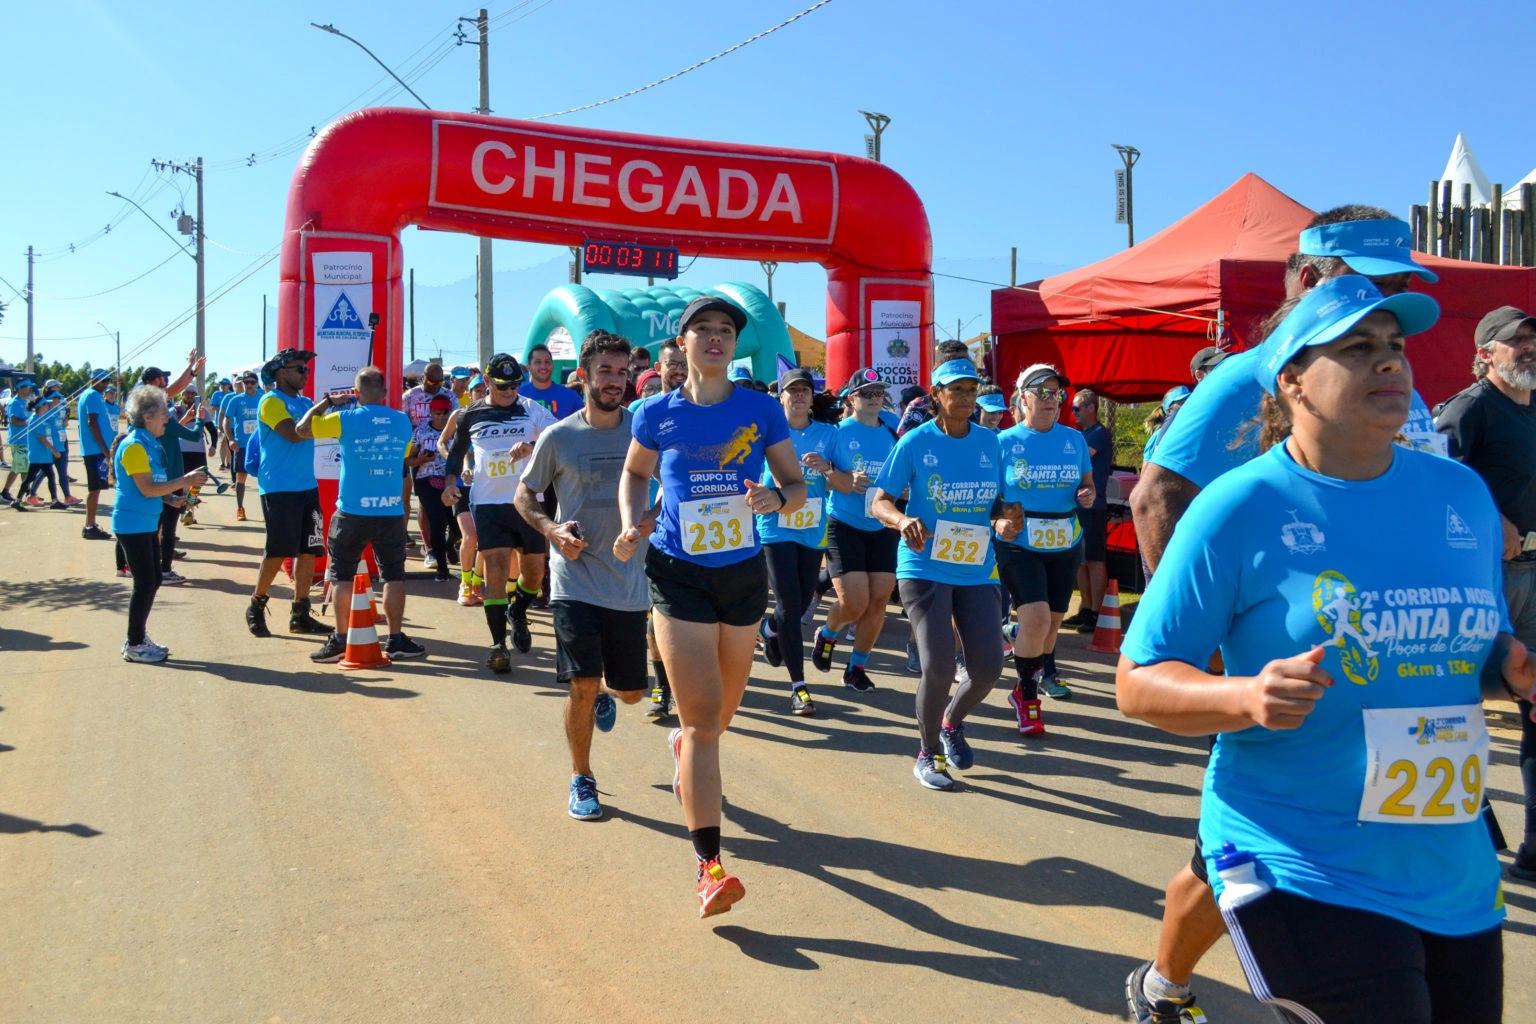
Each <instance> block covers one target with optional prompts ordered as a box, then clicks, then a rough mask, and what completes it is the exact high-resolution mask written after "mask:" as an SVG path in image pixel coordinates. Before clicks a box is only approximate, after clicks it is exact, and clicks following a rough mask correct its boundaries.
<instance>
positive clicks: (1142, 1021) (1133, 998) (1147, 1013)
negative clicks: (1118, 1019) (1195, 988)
mask: <svg viewBox="0 0 1536 1024" xmlns="http://www.w3.org/2000/svg"><path fill="white" fill-rule="evenodd" d="M1151 968H1152V963H1151V961H1147V962H1145V963H1142V964H1141V965H1140V966H1138V967H1137V968H1136V969H1135V970H1134V971H1132V972H1131V974H1130V977H1128V978H1126V979H1125V1008H1126V1010H1127V1011H1128V1012H1129V1013H1130V1015H1131V1020H1133V1021H1135V1022H1136V1024H1206V1021H1205V1013H1204V1012H1203V1011H1202V1010H1201V1009H1200V1007H1198V1006H1196V1005H1195V997H1194V994H1193V993H1191V994H1190V995H1189V996H1188V997H1187V998H1185V999H1182V1000H1174V999H1157V1000H1152V999H1148V998H1147V994H1146V992H1145V991H1144V990H1143V989H1142V981H1143V980H1144V979H1145V978H1146V976H1147V971H1149V970H1151Z"/></svg>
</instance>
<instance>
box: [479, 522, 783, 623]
mask: <svg viewBox="0 0 1536 1024" xmlns="http://www.w3.org/2000/svg"><path fill="white" fill-rule="evenodd" d="M484 546H485V544H484V541H482V542H481V547H484ZM645 575H646V577H647V578H648V579H649V580H650V585H651V604H652V605H653V606H655V608H656V610H657V611H659V612H661V613H662V614H663V615H666V616H668V617H669V618H673V619H681V620H682V621H684V622H718V623H722V624H723V625H727V626H755V625H757V624H758V622H760V621H761V620H762V617H763V613H764V612H765V611H767V610H768V568H767V562H766V559H765V558H764V557H763V553H762V551H758V553H757V554H755V555H753V556H752V557H751V558H748V559H744V560H743V561H740V562H735V563H733V564H731V565H722V566H707V565H698V564H697V563H694V562H689V561H687V560H685V559H682V558H673V557H672V556H671V555H664V554H662V553H661V552H660V551H657V550H656V549H655V548H654V547H652V548H649V549H647V551H646V555H645Z"/></svg>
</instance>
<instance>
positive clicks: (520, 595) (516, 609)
mask: <svg viewBox="0 0 1536 1024" xmlns="http://www.w3.org/2000/svg"><path fill="white" fill-rule="evenodd" d="M538 596H539V592H538V591H537V590H524V589H523V585H522V584H521V583H519V584H518V585H517V593H516V594H515V595H513V597H512V607H511V608H510V609H508V610H507V614H508V615H510V616H512V617H513V618H514V619H522V618H527V616H528V606H529V605H530V604H533V599H534V598H536V597H538Z"/></svg>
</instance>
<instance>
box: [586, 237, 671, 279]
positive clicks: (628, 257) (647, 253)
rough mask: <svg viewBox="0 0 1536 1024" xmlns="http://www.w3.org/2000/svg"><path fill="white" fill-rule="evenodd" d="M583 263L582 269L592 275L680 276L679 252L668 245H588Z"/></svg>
mask: <svg viewBox="0 0 1536 1024" xmlns="http://www.w3.org/2000/svg"><path fill="white" fill-rule="evenodd" d="M581 260H582V264H583V266H582V269H583V270H584V271H587V272H590V273H598V274H644V275H648V276H655V277H669V278H671V277H676V276H677V250H676V249H675V248H670V247H666V246H659V245H614V244H611V243H609V242H587V243H586V244H585V245H583V246H582V247H581Z"/></svg>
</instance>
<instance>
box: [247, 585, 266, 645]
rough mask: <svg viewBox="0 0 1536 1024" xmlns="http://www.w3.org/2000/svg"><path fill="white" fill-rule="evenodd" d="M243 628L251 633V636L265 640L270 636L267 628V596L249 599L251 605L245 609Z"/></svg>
mask: <svg viewBox="0 0 1536 1024" xmlns="http://www.w3.org/2000/svg"><path fill="white" fill-rule="evenodd" d="M245 626H246V628H247V629H249V630H250V631H251V636H259V637H262V638H266V637H269V636H271V635H272V631H271V630H270V629H268V628H267V595H266V594H263V595H261V596H260V597H253V598H251V603H250V605H249V606H247V607H246V609H245Z"/></svg>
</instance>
